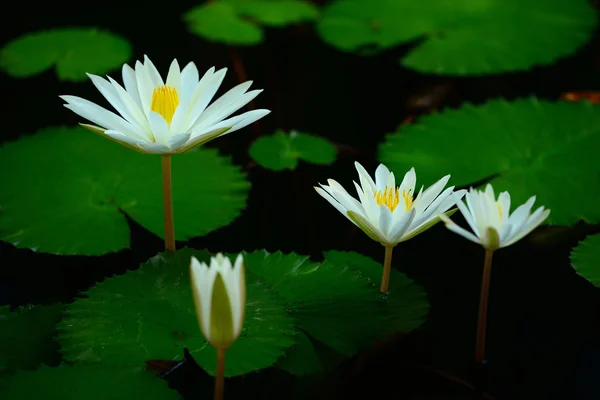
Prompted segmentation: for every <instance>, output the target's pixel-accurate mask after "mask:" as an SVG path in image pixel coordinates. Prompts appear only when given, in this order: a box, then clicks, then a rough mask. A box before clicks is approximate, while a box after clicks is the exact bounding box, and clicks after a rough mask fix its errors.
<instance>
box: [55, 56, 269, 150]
mask: <svg viewBox="0 0 600 400" xmlns="http://www.w3.org/2000/svg"><path fill="white" fill-rule="evenodd" d="M226 71H227V69H226V68H223V69H220V70H218V71H216V72H215V68H214V67H213V68H210V69H209V70H208V71H206V73H205V74H204V76H203V77H202V79H199V75H198V69H197V68H196V65H195V64H194V63H193V62H190V63H189V64H188V65H187V66H186V67H185V68H184V69H183V70H181V71H180V69H179V64H178V63H177V60H173V62H172V63H171V67H170V68H169V73H168V74H167V80H166V82H165V81H163V79H162V77H161V76H160V74H159V73H158V71H157V69H156V67H155V66H154V64H152V62H151V61H150V59H149V58H148V57H147V56H144V63H143V64H142V63H141V62H139V61H137V62H136V64H135V70H134V69H133V68H131V67H130V66H129V65H127V64H125V65H123V71H122V72H123V83H124V85H125V88H123V87H122V86H121V85H120V84H119V83H118V82H116V81H115V80H114V79H112V78H110V77H108V80H106V79H104V78H101V77H99V76H96V75H92V74H88V76H89V77H90V79H91V80H92V82H93V84H94V85H95V86H96V88H98V90H99V91H100V93H101V94H102V95H103V96H104V97H105V98H106V100H108V102H109V103H110V104H111V105H112V106H113V107H114V108H115V110H116V111H117V112H118V113H119V114H120V115H117V114H115V113H113V112H111V111H108V110H107V109H105V108H102V107H100V106H99V105H97V104H95V103H92V102H91V101H88V100H85V99H82V98H80V97H76V96H60V98H61V99H63V100H64V101H66V102H67V104H65V105H64V106H65V107H67V108H69V109H71V110H72V111H73V112H75V113H76V114H78V115H80V116H81V117H83V118H85V119H87V120H89V121H91V122H92V123H94V124H95V125H89V124H81V125H82V126H84V127H86V128H88V129H90V130H92V131H93V132H96V133H99V134H101V135H103V136H105V137H107V138H109V139H112V140H114V141H116V142H118V143H120V144H122V145H124V146H126V147H129V148H131V149H133V150H136V151H139V152H142V153H151V154H176V153H184V152H186V151H189V150H191V149H193V148H195V147H197V146H199V145H201V144H204V143H206V142H208V141H210V140H212V139H214V138H216V137H218V136H221V135H223V134H225V133H231V132H234V131H237V130H238V129H241V128H243V127H245V126H246V125H249V124H251V123H253V122H255V121H256V120H258V119H260V118H262V117H264V116H265V115H267V114H268V113H269V112H270V111H269V110H262V109H261V110H253V111H248V112H245V113H243V114H240V115H237V116H235V117H231V118H228V117H229V116H230V115H231V114H233V113H234V112H236V111H237V110H239V109H240V108H242V107H243V106H245V105H246V104H248V103H249V102H250V101H252V99H254V98H255V97H256V96H257V95H258V94H259V93H260V92H262V90H252V91H250V92H246V91H247V90H248V89H249V88H250V85H251V84H252V81H248V82H244V83H241V84H239V85H237V86H236V87H234V88H233V89H231V90H229V91H228V92H227V93H225V94H224V95H223V96H221V97H220V98H218V99H217V100H216V101H215V102H214V103H212V104H211V105H209V103H210V102H211V100H212V99H213V97H214V96H215V93H216V92H217V90H218V89H219V86H221V83H222V82H223V78H224V77H225V73H226ZM226 118H227V119H226Z"/></svg>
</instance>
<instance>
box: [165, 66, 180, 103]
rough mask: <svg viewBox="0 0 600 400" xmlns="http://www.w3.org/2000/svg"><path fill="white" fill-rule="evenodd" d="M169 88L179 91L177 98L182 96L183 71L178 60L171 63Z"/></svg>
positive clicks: (168, 77)
mask: <svg viewBox="0 0 600 400" xmlns="http://www.w3.org/2000/svg"><path fill="white" fill-rule="evenodd" d="M166 84H167V86H171V87H172V88H174V89H175V90H176V91H177V96H179V95H180V94H181V71H180V69H179V63H178V62H177V59H174V60H173V62H171V66H170V67H169V72H168V74H167V83H166Z"/></svg>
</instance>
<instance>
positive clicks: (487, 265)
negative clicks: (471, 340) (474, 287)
mask: <svg viewBox="0 0 600 400" xmlns="http://www.w3.org/2000/svg"><path fill="white" fill-rule="evenodd" d="M493 254H494V251H493V250H489V249H485V262H484V264H483V278H482V280H481V297H480V299H479V316H478V319H477V342H476V345H475V362H476V363H477V364H483V362H484V361H485V327H486V321H487V305H488V297H489V292H490V277H491V275H492V255H493Z"/></svg>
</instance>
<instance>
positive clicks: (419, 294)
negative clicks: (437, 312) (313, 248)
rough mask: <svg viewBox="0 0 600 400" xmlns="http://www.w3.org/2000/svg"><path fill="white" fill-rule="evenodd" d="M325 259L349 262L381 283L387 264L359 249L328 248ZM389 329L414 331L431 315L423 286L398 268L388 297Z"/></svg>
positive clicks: (387, 324)
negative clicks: (351, 250)
mask: <svg viewBox="0 0 600 400" xmlns="http://www.w3.org/2000/svg"><path fill="white" fill-rule="evenodd" d="M325 259H326V260H329V261H331V262H332V263H334V264H335V265H347V266H349V267H350V268H352V269H356V270H358V271H360V272H361V273H362V274H363V275H364V276H366V277H368V278H369V279H370V280H371V281H372V282H374V283H376V284H377V286H379V282H380V281H381V275H382V272H383V267H382V264H381V262H377V261H375V260H373V259H372V258H369V257H366V256H363V255H362V254H359V253H355V252H341V251H328V252H325ZM384 302H385V311H386V313H385V315H386V323H385V327H386V332H387V333H388V334H393V333H397V332H410V331H412V330H413V329H416V328H418V327H419V326H420V325H421V324H422V323H423V322H424V321H425V319H426V318H427V314H428V313H429V301H428V299H427V293H426V292H425V290H424V289H423V287H422V286H420V285H417V284H416V283H415V282H414V281H413V280H412V279H410V278H409V277H408V276H406V275H405V274H403V273H401V272H400V271H398V270H395V269H392V271H391V273H390V286H389V290H388V294H387V296H386V298H385V300H384Z"/></svg>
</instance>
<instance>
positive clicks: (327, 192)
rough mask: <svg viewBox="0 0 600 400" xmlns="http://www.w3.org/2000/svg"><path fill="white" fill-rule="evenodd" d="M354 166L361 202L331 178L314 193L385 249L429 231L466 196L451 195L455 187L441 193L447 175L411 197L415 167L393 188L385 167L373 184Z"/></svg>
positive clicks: (379, 169)
mask: <svg viewBox="0 0 600 400" xmlns="http://www.w3.org/2000/svg"><path fill="white" fill-rule="evenodd" d="M354 164H355V166H356V169H357V171H358V176H359V179H360V185H358V184H357V183H356V182H354V186H355V187H356V191H357V192H358V198H359V200H360V201H358V200H356V199H355V198H353V197H352V196H351V195H350V194H348V192H347V191H346V190H345V189H344V188H343V187H342V186H341V185H340V184H339V183H337V182H336V181H334V180H333V179H329V180H328V181H327V182H328V183H329V186H327V185H321V188H318V187H315V190H316V191H317V192H318V193H319V194H320V195H321V196H323V197H324V198H325V199H326V200H327V201H329V202H330V203H331V204H332V205H333V206H334V207H335V208H336V209H337V210H338V211H339V212H341V213H342V214H344V215H345V216H346V217H348V219H349V220H350V221H352V222H353V223H354V224H355V225H356V226H358V227H359V228H360V229H362V230H363V231H364V232H365V233H366V234H367V235H368V236H369V237H370V238H371V239H373V240H375V241H378V242H379V243H381V244H383V245H384V246H395V245H396V244H398V243H400V242H403V241H406V240H408V239H411V238H412V237H414V236H416V235H418V234H419V233H421V232H424V231H425V230H427V229H429V228H431V227H432V226H433V225H435V224H436V223H437V222H439V215H438V214H439V213H443V212H446V211H447V210H448V209H449V208H450V207H452V206H453V205H454V204H456V202H457V201H458V200H459V199H460V198H461V197H462V196H463V195H464V194H465V193H466V190H459V191H456V192H454V186H451V187H449V188H447V189H446V190H444V191H443V192H442V190H443V189H444V187H445V186H446V184H447V183H448V180H449V179H450V175H446V176H445V177H443V178H442V179H440V180H439V181H437V182H436V183H434V184H433V185H432V186H430V187H429V188H427V189H426V190H425V191H423V188H421V190H420V191H419V193H418V194H417V195H416V197H414V194H415V184H416V181H417V176H416V173H415V169H414V168H411V169H410V171H408V172H407V173H406V175H405V176H404V179H403V180H402V183H401V184H400V186H398V187H396V179H395V178H394V174H393V173H392V172H390V171H389V170H388V169H387V167H386V166H385V165H383V164H380V165H379V167H377V170H376V171H375V181H373V179H371V177H370V176H369V174H368V173H367V171H366V170H365V169H364V168H363V166H362V165H360V164H359V163H358V162H355V163H354ZM450 212H453V211H450Z"/></svg>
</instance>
